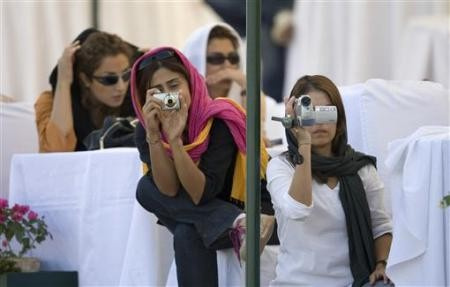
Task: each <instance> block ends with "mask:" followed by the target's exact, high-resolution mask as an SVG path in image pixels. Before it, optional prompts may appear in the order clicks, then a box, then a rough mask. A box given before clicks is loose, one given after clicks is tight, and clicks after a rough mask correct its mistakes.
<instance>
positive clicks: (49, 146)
mask: <svg viewBox="0 0 450 287" xmlns="http://www.w3.org/2000/svg"><path fill="white" fill-rule="evenodd" d="M52 108H53V96H52V93H51V92H50V91H45V92H43V93H42V94H41V95H40V96H39V98H38V99H37V101H36V103H35V104H34V110H35V113H36V125H37V130H38V137H39V152H64V151H74V150H75V145H76V143H77V138H76V136H75V130H74V129H73V128H72V130H71V131H70V132H69V133H68V134H67V135H65V136H64V135H63V133H62V132H61V130H60V129H59V128H58V126H57V125H55V123H54V122H52V120H51V119H50V117H51V114H52Z"/></svg>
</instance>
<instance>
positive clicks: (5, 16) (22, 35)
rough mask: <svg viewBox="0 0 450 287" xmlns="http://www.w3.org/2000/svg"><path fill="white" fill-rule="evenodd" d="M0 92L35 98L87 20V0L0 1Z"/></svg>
mask: <svg viewBox="0 0 450 287" xmlns="http://www.w3.org/2000/svg"><path fill="white" fill-rule="evenodd" d="M0 7H1V8H0V11H1V29H0V30H1V31H0V39H1V40H0V45H1V46H0V47H1V56H0V57H1V60H0V62H1V71H0V93H2V94H4V95H7V96H10V97H12V98H14V99H15V100H16V101H28V102H34V100H35V99H36V98H37V96H38V95H39V93H40V92H42V91H43V90H46V89H49V88H50V85H49V83H48V76H49V75H50V72H51V70H52V68H53V67H54V66H55V65H56V63H57V61H58V59H59V57H60V56H61V54H62V52H63V49H64V47H65V46H66V45H67V44H68V43H70V42H71V41H72V40H73V38H75V37H76V35H78V33H80V32H81V30H83V29H84V28H86V27H87V26H88V25H89V23H90V17H91V14H90V7H91V4H90V2H89V1H1V3H0Z"/></svg>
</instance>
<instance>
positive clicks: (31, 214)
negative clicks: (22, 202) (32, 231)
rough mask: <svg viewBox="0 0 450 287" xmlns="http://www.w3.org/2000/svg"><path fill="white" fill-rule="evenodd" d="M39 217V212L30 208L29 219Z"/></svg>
mask: <svg viewBox="0 0 450 287" xmlns="http://www.w3.org/2000/svg"><path fill="white" fill-rule="evenodd" d="M37 218H38V214H37V213H36V212H34V211H33V210H30V212H29V213H28V219H29V220H36V219H37Z"/></svg>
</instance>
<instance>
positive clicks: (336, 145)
mask: <svg viewBox="0 0 450 287" xmlns="http://www.w3.org/2000/svg"><path fill="white" fill-rule="evenodd" d="M311 91H321V92H323V93H325V94H326V95H327V96H328V97H329V98H330V100H331V103H332V105H334V106H336V107H337V111H338V117H337V123H336V135H335V136H334V139H333V141H332V145H331V151H332V152H333V154H335V155H339V153H340V152H341V151H340V147H342V144H346V143H347V137H346V131H347V123H346V119H345V110H344V104H343V103H342V98H341V94H340V93H339V90H338V88H337V87H336V85H335V84H334V83H333V82H332V81H331V80H330V79H328V78H327V77H325V76H321V75H313V76H309V75H306V76H303V77H301V78H300V79H298V80H297V82H296V83H295V85H294V87H293V88H292V90H291V94H290V95H289V98H291V97H296V98H298V97H300V96H301V95H305V94H308V93H309V92H311ZM342 141H344V143H343V142H342Z"/></svg>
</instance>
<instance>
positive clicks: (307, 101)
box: [301, 97, 311, 106]
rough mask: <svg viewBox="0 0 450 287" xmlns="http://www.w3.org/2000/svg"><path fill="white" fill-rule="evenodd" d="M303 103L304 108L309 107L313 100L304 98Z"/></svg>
mask: <svg viewBox="0 0 450 287" xmlns="http://www.w3.org/2000/svg"><path fill="white" fill-rule="evenodd" d="M301 103H302V106H309V104H310V103H311V98H310V97H303V98H302V101H301Z"/></svg>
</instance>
